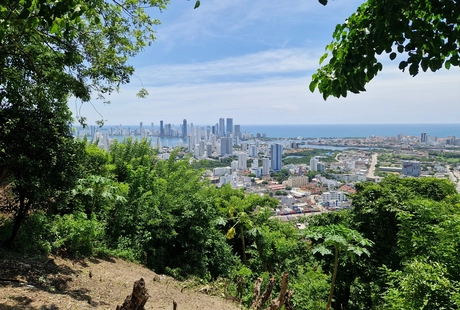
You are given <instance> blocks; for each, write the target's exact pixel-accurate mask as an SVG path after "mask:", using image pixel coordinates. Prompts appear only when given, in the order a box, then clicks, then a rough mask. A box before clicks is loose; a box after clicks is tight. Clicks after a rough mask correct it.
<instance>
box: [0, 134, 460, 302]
mask: <svg viewBox="0 0 460 310" xmlns="http://www.w3.org/2000/svg"><path fill="white" fill-rule="evenodd" d="M75 143H77V142H75ZM77 145H79V146H84V150H82V152H81V154H80V155H79V157H78V158H79V160H78V167H79V175H78V178H77V179H76V180H75V181H74V182H73V185H72V186H71V189H70V190H68V191H55V192H54V195H55V198H56V199H54V198H53V199H52V204H50V202H49V201H40V202H38V201H37V204H38V206H40V207H37V208H35V209H34V210H35V211H33V212H31V213H30V216H29V217H28V218H26V219H25V222H24V227H23V229H21V230H19V232H18V237H17V239H16V243H15V244H14V245H15V249H16V250H17V251H23V252H41V253H44V254H47V253H50V252H54V253H59V254H61V255H71V256H86V255H104V256H106V255H116V256H119V257H123V258H126V259H129V260H134V261H138V262H140V263H143V264H145V265H146V266H148V267H150V268H152V269H154V270H156V271H157V272H160V273H168V274H171V275H174V276H176V277H187V276H199V277H201V278H203V279H206V280H208V281H210V280H212V279H216V278H217V277H225V278H227V279H228V281H230V282H229V285H228V293H229V294H232V295H234V296H236V295H239V296H240V297H241V298H242V300H243V303H244V304H245V305H247V306H248V305H250V303H251V299H252V292H253V283H254V280H255V279H256V278H257V277H263V278H264V279H265V280H264V284H263V285H266V283H268V279H269V276H270V275H272V276H278V277H280V275H281V274H282V273H283V272H286V271H287V272H288V273H289V277H290V287H291V288H293V289H295V290H296V293H295V295H294V297H293V300H292V302H293V304H294V305H295V309H317V308H328V307H331V308H333V309H340V308H344V309H364V308H365V309H381V308H385V309H386V308H390V309H414V308H419V307H422V305H423V307H424V309H441V308H443V307H444V308H446V309H452V308H457V307H458V306H459V305H460V304H459V300H460V298H459V289H460V286H459V283H460V282H459V281H460V278H459V276H458V275H459V274H460V269H459V266H460V261H459V259H458V257H457V256H458V255H457V253H458V251H459V250H460V243H459V240H458V238H457V236H458V233H459V231H460V209H459V206H460V196H459V195H458V194H457V192H456V190H455V187H454V186H453V185H452V184H451V183H449V182H448V181H446V180H438V179H430V178H426V179H400V178H397V177H388V178H386V179H385V180H384V181H382V182H381V183H378V184H374V183H359V184H357V185H356V188H357V193H356V194H354V195H352V197H351V198H352V200H353V207H352V208H351V209H350V210H344V211H340V212H331V213H325V214H321V215H315V216H312V217H308V218H305V221H306V222H307V223H308V226H307V229H306V230H304V231H299V230H298V228H297V227H296V226H295V225H292V224H291V223H283V222H280V221H279V220H277V219H276V218H275V219H273V218H271V214H272V211H273V208H274V207H276V206H277V204H278V202H277V201H276V200H274V199H272V198H270V197H268V196H260V195H255V194H247V193H245V192H244V191H243V190H241V189H238V190H237V189H232V188H231V187H230V186H228V185H226V186H223V187H221V188H216V187H215V186H213V185H211V184H209V183H207V181H206V180H204V179H203V177H202V176H203V174H202V171H200V170H197V169H194V168H192V167H191V165H190V163H189V158H188V157H184V158H179V156H177V153H172V154H171V157H170V159H169V160H160V159H159V158H158V157H157V153H156V152H157V151H156V150H155V149H153V148H152V147H150V145H149V141H147V140H140V141H139V140H136V141H133V140H131V139H128V140H125V141H124V142H115V143H113V144H112V146H111V148H110V150H109V151H108V152H107V151H104V150H102V149H99V148H98V147H97V146H96V145H95V144H94V143H88V142H86V141H81V142H78V143H77ZM56 180H59V178H58V177H57V178H56ZM47 184H48V183H45V182H44V183H43V184H42V186H44V187H46V186H48V185H47ZM66 186H67V185H66ZM50 188H52V187H50ZM59 197H66V198H65V199H62V198H59ZM7 211H8V210H7V209H5V210H4V212H3V214H4V215H7V214H8V212H7ZM0 225H1V226H0V238H6V237H8V235H10V234H11V230H12V228H13V226H14V221H13V220H11V219H8V218H3V219H2V221H1V222H0ZM329 254H331V255H329ZM413 296H417V298H414V297H413Z"/></svg>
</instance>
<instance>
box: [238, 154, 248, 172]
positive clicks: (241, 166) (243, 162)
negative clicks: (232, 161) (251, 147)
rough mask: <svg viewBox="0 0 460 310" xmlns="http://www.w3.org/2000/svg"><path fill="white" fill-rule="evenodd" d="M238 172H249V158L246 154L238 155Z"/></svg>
mask: <svg viewBox="0 0 460 310" xmlns="http://www.w3.org/2000/svg"><path fill="white" fill-rule="evenodd" d="M238 170H240V171H246V170H248V158H247V154H246V153H245V152H241V153H238Z"/></svg>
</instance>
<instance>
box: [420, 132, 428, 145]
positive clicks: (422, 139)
mask: <svg viewBox="0 0 460 310" xmlns="http://www.w3.org/2000/svg"><path fill="white" fill-rule="evenodd" d="M420 142H421V143H427V142H428V138H427V135H426V132H422V134H421V135H420Z"/></svg>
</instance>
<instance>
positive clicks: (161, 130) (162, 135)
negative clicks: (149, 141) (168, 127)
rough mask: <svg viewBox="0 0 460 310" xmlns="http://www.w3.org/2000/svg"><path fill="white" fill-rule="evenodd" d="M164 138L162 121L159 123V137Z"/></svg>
mask: <svg viewBox="0 0 460 310" xmlns="http://www.w3.org/2000/svg"><path fill="white" fill-rule="evenodd" d="M164 136H165V128H164V127H163V121H160V137H164Z"/></svg>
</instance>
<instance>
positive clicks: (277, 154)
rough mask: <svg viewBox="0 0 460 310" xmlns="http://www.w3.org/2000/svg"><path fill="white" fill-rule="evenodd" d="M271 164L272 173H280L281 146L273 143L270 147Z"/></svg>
mask: <svg viewBox="0 0 460 310" xmlns="http://www.w3.org/2000/svg"><path fill="white" fill-rule="evenodd" d="M271 156H272V159H271V162H272V170H273V171H280V170H281V165H282V160H283V145H282V144H279V143H274V144H272V146H271Z"/></svg>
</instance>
